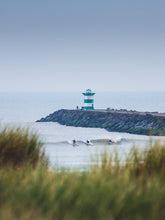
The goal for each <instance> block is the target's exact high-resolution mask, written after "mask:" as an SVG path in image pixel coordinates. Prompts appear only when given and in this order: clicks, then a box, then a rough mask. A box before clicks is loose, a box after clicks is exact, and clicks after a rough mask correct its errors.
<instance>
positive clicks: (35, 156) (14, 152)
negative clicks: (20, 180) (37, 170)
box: [0, 127, 48, 168]
mask: <svg viewBox="0 0 165 220" xmlns="http://www.w3.org/2000/svg"><path fill="white" fill-rule="evenodd" d="M38 163H43V164H45V165H47V164H48V158H47V157H46V155H45V153H44V149H43V144H42V142H41V141H40V140H39V137H38V135H37V134H36V133H34V132H32V131H30V130H29V129H23V128H19V127H18V128H10V127H9V128H4V129H2V130H1V131H0V168H2V167H7V166H9V167H13V168H20V167H22V166H27V165H30V166H32V167H35V166H36V165H37V164H38Z"/></svg>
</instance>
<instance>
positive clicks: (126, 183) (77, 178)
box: [0, 131, 165, 220]
mask: <svg viewBox="0 0 165 220" xmlns="http://www.w3.org/2000/svg"><path fill="white" fill-rule="evenodd" d="M19 132H20V131H19ZM17 134H18V133H17ZM19 134H20V133H19ZM23 134H24V131H23ZM23 136H24V135H23ZM32 137H33V136H32ZM5 138H6V137H5ZM5 140H6V139H5ZM10 140H12V138H11V136H10ZM14 140H15V137H14ZM16 140H20V139H19V138H18V137H17V139H16ZM25 140H27V139H26V138H25ZM28 140H29V139H28ZM30 140H31V139H30ZM16 142H17V141H16ZM0 143H3V141H2V137H1V141H0ZM36 143H38V142H36ZM8 145H9V142H8ZM8 145H2V146H8ZM0 146H1V144H0ZM21 146H22V145H21ZM37 146H38V145H37ZM39 146H40V144H39ZM37 149H38V147H37ZM39 149H40V150H41V149H42V148H40V147H39ZM40 150H39V155H40ZM18 155H19V154H18ZM30 155H31V154H30ZM41 155H42V154H41ZM24 158H26V156H25V157H24ZM38 158H39V156H38ZM1 161H2V160H1ZM4 161H6V160H4ZM32 161H33V160H32ZM37 161H38V160H37ZM29 162H31V159H30V160H29V161H28V163H27V164H26V165H25V163H23V162H21V163H19V169H17V167H18V163H16V166H15V160H14V166H13V164H12V165H11V166H9V164H11V163H9V162H7V163H6V162H5V164H4V165H3V166H2V165H1V167H0V219H1V220H6V219H11V220H12V219H13V220H19V219H20V220H30V219H31V220H33V219H35V220H43V219H45V220H47V219H50V220H51V219H52V220H56V219H57V220H118V219H119V220H120V219H122V220H133V219H135V220H141V219H145V220H146V219H150V220H159V219H165V209H164V204H165V184H164V182H165V143H159V142H156V143H154V144H151V145H150V146H149V147H148V149H146V151H143V152H139V151H137V150H133V151H132V152H130V155H128V157H127V160H126V163H122V164H121V163H120V161H119V160H118V156H117V154H116V157H115V158H113V157H108V156H107V154H106V153H105V154H104V156H103V158H102V163H101V165H100V164H98V165H95V166H93V167H92V168H91V169H90V170H89V171H87V172H76V171H65V170H62V171H59V170H54V171H50V170H48V169H47V167H46V166H43V165H42V164H40V163H34V164H35V166H29ZM1 164H2V162H1ZM22 164H23V166H20V165H22ZM6 165H7V166H6ZM15 167H16V168H15Z"/></svg>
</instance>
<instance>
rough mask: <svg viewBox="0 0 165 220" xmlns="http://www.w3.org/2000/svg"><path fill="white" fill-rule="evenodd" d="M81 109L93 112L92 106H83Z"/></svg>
mask: <svg viewBox="0 0 165 220" xmlns="http://www.w3.org/2000/svg"><path fill="white" fill-rule="evenodd" d="M83 109H85V110H94V108H93V106H84V107H83Z"/></svg>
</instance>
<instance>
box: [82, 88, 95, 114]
mask: <svg viewBox="0 0 165 220" xmlns="http://www.w3.org/2000/svg"><path fill="white" fill-rule="evenodd" d="M82 94H83V95H84V107H83V109H85V110H88V109H90V110H93V109H94V97H93V96H94V95H95V93H94V92H92V90H91V89H87V90H86V92H84V93H82Z"/></svg>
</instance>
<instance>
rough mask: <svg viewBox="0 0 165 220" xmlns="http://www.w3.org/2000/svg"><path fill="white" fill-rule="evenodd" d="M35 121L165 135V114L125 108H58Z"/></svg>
mask: <svg viewBox="0 0 165 220" xmlns="http://www.w3.org/2000/svg"><path fill="white" fill-rule="evenodd" d="M37 122H58V123H60V124H62V125H67V126H76V127H91V128H105V129H107V130H108V131H116V132H127V133H132V134H145V135H150V134H151V135H165V114H163V113H157V112H155V113H149V112H137V111H127V110H110V111H106V110H93V111H92V110H91V111H90V110H88V111H86V110H65V109H62V110H59V111H56V112H54V113H52V114H50V115H48V116H47V117H45V118H41V119H40V120H38V121H37Z"/></svg>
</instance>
